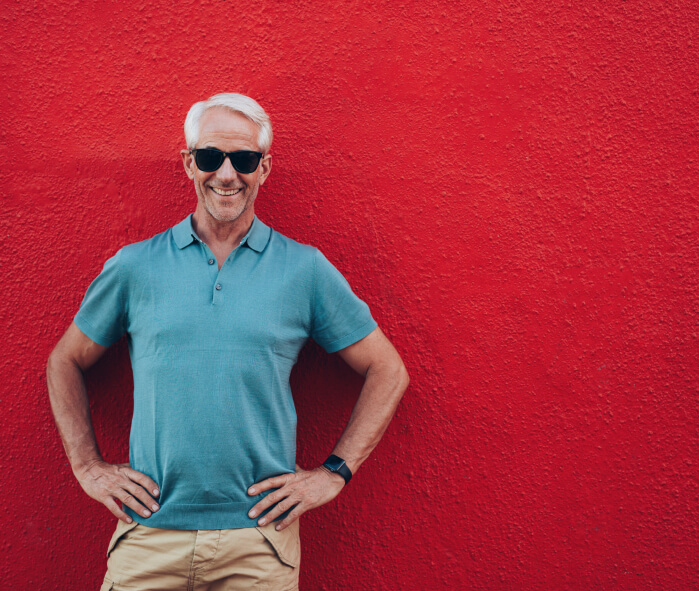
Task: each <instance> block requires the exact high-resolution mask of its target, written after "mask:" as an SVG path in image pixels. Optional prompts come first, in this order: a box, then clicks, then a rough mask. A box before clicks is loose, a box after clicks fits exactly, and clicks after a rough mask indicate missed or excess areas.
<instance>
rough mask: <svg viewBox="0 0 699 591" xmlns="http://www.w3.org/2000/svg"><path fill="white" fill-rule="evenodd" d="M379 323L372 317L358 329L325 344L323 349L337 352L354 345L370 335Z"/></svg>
mask: <svg viewBox="0 0 699 591" xmlns="http://www.w3.org/2000/svg"><path fill="white" fill-rule="evenodd" d="M377 326H378V324H377V323H376V320H374V319H373V318H371V319H370V320H369V321H368V322H366V323H364V324H363V325H362V326H360V327H359V328H358V329H357V330H355V331H353V332H351V333H350V334H348V335H346V336H344V337H342V338H339V339H335V340H334V341H332V342H330V343H328V345H327V346H324V347H323V349H325V350H326V351H327V352H328V353H336V352H337V351H339V350H340V349H344V348H345V347H349V346H350V345H354V343H356V342H357V341H361V340H362V339H363V338H364V337H365V336H367V335H369V334H370V333H371V332H372V331H374V329H376V327H377Z"/></svg>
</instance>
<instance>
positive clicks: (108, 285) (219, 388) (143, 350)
mask: <svg viewBox="0 0 699 591" xmlns="http://www.w3.org/2000/svg"><path fill="white" fill-rule="evenodd" d="M185 139H186V141H187V149H186V150H182V159H183V163H184V168H185V171H186V173H187V175H188V176H189V178H190V179H191V180H192V181H193V182H194V189H195V191H196V195H197V206H196V210H195V211H194V213H193V214H191V215H190V216H188V217H187V218H185V220H183V221H182V222H180V223H179V224H177V225H176V226H174V227H172V228H170V229H169V230H167V231H166V232H164V233H162V234H158V235H156V236H154V237H153V238H151V239H149V240H145V241H143V242H140V243H137V244H132V245H128V246H126V247H124V248H122V249H121V250H120V251H119V252H118V253H117V254H116V255H115V256H114V257H112V258H111V259H109V260H108V261H107V262H106V263H105V266H104V269H103V270H102V273H100V275H99V276H98V277H97V279H95V281H94V282H93V283H92V285H91V286H90V288H89V289H88V291H87V293H86V295H85V298H84V300H83V303H82V305H81V307H80V310H79V312H78V314H77V315H76V317H75V319H74V321H73V323H72V324H71V325H70V327H69V328H68V330H67V331H66V333H65V335H64V336H63V337H62V338H61V340H60V342H59V343H58V345H57V346H56V348H55V349H54V351H53V352H52V353H51V356H50V358H49V363H48V368H47V377H48V387H49V395H50V400H51V406H52V409H53V413H54V417H55V419H56V423H57V425H58V429H59V432H60V434H61V438H62V440H63V444H64V447H65V449H66V453H67V455H68V458H69V460H70V463H71V466H72V469H73V473H74V474H75V477H76V478H77V479H78V481H79V483H80V485H81V486H82V487H83V489H84V490H85V492H86V493H87V494H88V495H89V496H91V497H92V498H94V499H96V500H97V501H99V502H101V503H103V504H104V505H105V506H106V507H107V508H108V509H109V510H110V511H111V512H112V513H113V514H114V515H115V516H116V517H118V518H119V520H120V521H119V522H118V524H117V529H116V531H115V533H114V536H113V537H112V541H111V542H110V546H109V551H108V556H109V561H108V570H107V575H106V577H105V582H104V585H103V589H111V588H112V585H113V586H114V587H115V588H122V586H123V587H124V588H128V589H149V590H153V589H211V590H214V589H216V590H223V589H248V588H251V587H253V586H254V587H255V588H264V589H296V588H297V587H298V565H299V559H300V547H299V536H298V518H299V516H300V515H302V514H303V513H304V512H306V511H308V510H309V509H312V508H315V507H319V506H321V505H323V504H325V503H327V502H329V501H330V500H332V499H333V498H334V497H335V496H337V495H338V494H339V493H340V491H341V490H342V488H343V487H344V486H345V485H346V483H347V482H349V479H350V478H351V476H352V474H354V473H356V471H357V469H358V468H359V466H361V464H362V462H364V460H365V459H366V458H367V457H368V455H369V454H370V452H371V451H372V449H373V448H374V447H375V446H376V445H377V443H378V442H379V439H380V438H381V436H382V434H383V432H384V431H385V429H386V427H387V426H388V423H389V422H390V420H391V418H392V416H393V414H394V412H395V409H396V407H397V405H398V403H399V401H400V398H401V396H402V395H403V392H404V391H405V389H406V387H407V384H408V376H407V372H406V370H405V367H404V365H403V363H402V361H401V359H400V357H399V355H398V353H397V352H396V350H395V349H394V348H393V346H392V345H391V343H390V342H389V341H388V339H387V338H386V337H385V336H384V335H383V333H382V332H381V330H380V329H379V328H378V327H377V325H376V322H375V321H374V320H373V319H372V317H371V315H370V313H369V309H368V307H367V306H366V304H365V303H364V302H362V301H361V300H360V299H359V298H357V297H356V296H355V295H354V294H353V293H352V290H351V289H350V287H349V285H348V284H347V282H346V281H345V280H344V278H343V277H342V276H341V275H340V273H339V272H338V271H337V270H336V269H335V268H334V267H333V266H332V265H331V264H330V263H329V262H328V261H327V259H326V258H325V257H324V256H323V255H322V254H321V253H320V252H319V251H318V250H317V249H315V248H313V247H310V246H306V245H302V244H299V243H297V242H295V241H293V240H291V239H289V238H286V237H284V236H282V235H281V234H279V233H278V232H275V231H274V230H272V229H271V228H269V227H268V226H266V225H265V224H264V223H262V221H261V220H259V219H258V218H257V217H256V216H255V212H254V205H255V198H256V197H257V192H258V189H259V187H260V185H262V184H263V183H264V182H265V180H266V179H267V177H268V176H269V174H270V171H271V168H272V156H271V154H270V153H269V149H270V145H271V142H272V128H271V124H270V121H269V118H268V117H267V115H266V113H265V112H264V110H263V109H262V108H261V107H260V106H259V105H258V104H257V103H256V102H255V101H254V100H252V99H250V98H248V97H245V96H242V95H238V94H220V95H216V96H213V97H211V98H210V99H209V100H207V101H204V102H200V103H197V104H195V105H194V106H193V107H192V108H191V110H190V112H189V114H188V115H187V118H186V121H185ZM124 334H126V335H127V338H128V345H129V354H130V357H131V363H132V367H133V376H134V415H133V423H132V428H131V437H130V450H129V459H130V463H129V464H124V465H112V464H108V463H107V462H105V461H104V460H103V459H102V457H101V455H100V452H99V449H98V447H97V444H96V442H95V436H94V433H93V429H92V426H91V421H90V411H89V403H88V397H87V393H86V388H85V382H84V379H83V372H84V371H85V370H87V369H88V368H89V367H90V366H91V365H93V364H94V363H95V362H96V361H97V360H98V359H99V357H100V356H101V355H102V354H103V353H104V352H105V351H106V349H107V348H108V347H109V346H111V345H112V344H114V343H115V342H116V341H118V340H119V339H120V338H121V337H122V335H124ZM308 338H313V339H314V340H315V341H316V342H318V343H319V344H320V345H321V346H322V347H323V348H324V349H326V351H328V352H337V353H338V354H339V355H340V356H341V357H342V359H343V360H344V361H346V362H347V363H348V364H349V365H350V366H351V367H352V368H353V369H354V370H355V371H357V372H358V373H360V374H361V375H363V376H364V378H365V381H364V384H363V387H362V390H361V393H360V396H359V399H358V401H357V403H356V405H355V408H354V410H353V412H352V416H351V418H350V420H349V423H348V425H347V427H346V429H345V431H344V432H343V434H342V436H341V438H340V439H339V441H338V442H337V444H336V445H335V447H334V449H333V451H332V454H331V455H330V457H329V458H328V460H327V461H326V462H325V463H324V464H323V465H322V466H318V467H316V468H314V469H312V470H308V471H307V470H302V469H300V468H299V469H297V470H296V471H295V469H294V466H295V452H296V448H295V443H296V442H295V440H296V432H295V431H296V415H295V411H294V405H293V400H292V397H291V391H290V387H289V374H290V372H291V368H292V367H293V365H294V363H295V362H296V359H297V356H298V353H299V351H300V349H301V348H302V346H303V344H304V343H305V342H306V340H307V339H308ZM117 501H120V502H121V503H122V504H123V509H122V508H120V507H119V505H118V504H117Z"/></svg>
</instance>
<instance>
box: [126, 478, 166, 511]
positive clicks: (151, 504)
mask: <svg viewBox="0 0 699 591" xmlns="http://www.w3.org/2000/svg"><path fill="white" fill-rule="evenodd" d="M124 489H125V490H127V491H128V492H130V493H131V494H132V495H133V496H134V497H136V499H138V500H139V501H140V502H141V503H142V504H143V505H144V506H145V507H146V508H147V509H150V510H151V511H153V512H154V513H155V512H156V511H157V510H158V509H160V506H159V505H158V503H156V502H155V501H154V500H153V499H152V498H151V496H150V495H149V494H148V493H147V492H146V491H145V490H143V488H142V487H140V486H138V484H136V483H132V484H127V485H125V486H124Z"/></svg>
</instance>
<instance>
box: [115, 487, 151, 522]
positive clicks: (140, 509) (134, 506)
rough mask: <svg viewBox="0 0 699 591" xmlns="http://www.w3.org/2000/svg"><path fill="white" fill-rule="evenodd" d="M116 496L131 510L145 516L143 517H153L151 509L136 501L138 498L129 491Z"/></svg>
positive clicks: (123, 491)
mask: <svg viewBox="0 0 699 591" xmlns="http://www.w3.org/2000/svg"><path fill="white" fill-rule="evenodd" d="M115 496H116V498H117V499H119V500H120V501H121V503H122V504H123V505H126V506H127V507H128V508H129V509H131V510H132V511H135V512H136V513H138V514H139V515H143V517H150V516H151V512H150V509H146V508H145V507H144V506H143V505H141V503H139V502H138V501H137V500H136V497H135V496H133V495H132V494H131V493H130V492H129V491H128V490H122V491H120V493H119V494H117V495H115Z"/></svg>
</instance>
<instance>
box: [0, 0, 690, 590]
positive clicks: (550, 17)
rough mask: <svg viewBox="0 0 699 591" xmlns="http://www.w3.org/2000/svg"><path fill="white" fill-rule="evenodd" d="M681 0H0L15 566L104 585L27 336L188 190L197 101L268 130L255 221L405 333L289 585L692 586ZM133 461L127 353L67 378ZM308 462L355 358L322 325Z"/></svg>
mask: <svg viewBox="0 0 699 591" xmlns="http://www.w3.org/2000/svg"><path fill="white" fill-rule="evenodd" d="M697 25H699V14H698V11H697V4H696V3H695V2H691V1H684V2H653V1H650V0H636V1H633V2H623V1H618V0H609V1H604V2H603V1H597V2H573V3H566V2H549V1H543V2H542V1H540V0H520V1H519V2H510V3H495V2H480V1H478V2H476V1H475V0H471V1H464V2H455V1H446V0H445V1H442V2H434V1H429V0H425V1H421V2H414V3H411V2H396V1H393V2H386V1H383V2H382V1H379V2H370V3H369V2H361V3H360V2H339V1H335V2H319V1H315V0H307V1H305V2H300V1H289V2H281V1H273V0H262V1H260V2H248V3H244V2H232V1H224V0H215V1H214V0H210V1H207V2H194V1H192V0H189V1H185V2H172V1H170V2H159V1H158V2H146V3H144V2H133V1H132V0H122V1H119V2H117V1H114V0H105V1H101V2H75V1H72V2H57V1H55V0H47V1H46V2H41V3H38V2H27V1H24V0H20V1H18V2H12V3H10V2H7V3H5V5H4V6H3V10H2V17H0V43H1V44H2V51H0V63H1V64H2V71H3V78H2V82H1V84H2V88H1V92H0V112H1V113H2V114H1V117H2V126H1V128H0V134H1V140H0V144H1V146H0V150H1V151H0V155H1V157H2V163H3V166H2V167H1V168H0V187H1V191H2V200H3V208H2V216H1V218H0V236H2V241H3V246H2V249H1V254H0V256H1V257H2V266H0V276H1V285H2V298H1V301H0V318H2V327H3V335H4V338H3V340H4V344H5V347H4V349H3V352H2V359H1V361H0V364H1V365H0V370H1V371H2V376H3V379H2V382H3V384H2V386H1V390H0V409H1V410H0V420H1V423H2V435H1V438H2V439H1V441H0V444H1V445H2V449H3V451H4V453H2V454H1V455H0V473H1V474H2V489H1V492H0V501H1V502H0V519H1V520H2V531H3V536H2V539H1V541H0V563H1V564H0V573H1V574H0V578H2V584H0V587H1V588H3V589H46V590H75V589H81V590H82V589H96V588H97V586H98V582H99V581H100V580H101V578H102V576H103V573H104V569H105V559H104V552H105V546H106V543H107V541H108V538H109V536H110V533H111V530H112V529H113V527H114V523H113V519H112V517H111V515H110V514H109V513H108V512H107V510H106V509H104V508H103V507H101V506H99V505H97V504H96V503H95V502H94V501H92V500H90V499H88V498H87V497H86V496H85V495H84V494H83V493H82V492H81V490H80V489H79V487H78V485H77V484H76V482H75V481H74V479H73V477H72V474H71V472H70V470H69V468H68V466H67V463H66V460H65V456H64V454H63V450H62V447H61V444H60V442H59V439H58V435H57V433H56V430H55V427H54V425H53V421H52V418H51V413H50V410H49V405H48V400H47V395H46V381H45V378H44V367H45V362H46V358H47V356H48V354H49V352H50V350H51V349H52V347H53V345H54V344H55V343H56V341H57V340H58V338H59V337H60V335H61V334H62V332H63V331H64V330H65V328H66V327H67V325H68V323H69V322H70V321H71V319H72V317H73V315H74V314H75V312H76V310H77V309H78V306H79V304H80V301H81V299H82V296H83V294H84V292H85V289H86V288H87V286H88V285H89V283H90V281H91V279H92V278H93V277H94V276H95V275H96V274H97V273H98V272H99V270H100V269H101V266H102V264H103V262H104V260H105V259H106V258H107V257H109V256H110V255H112V254H113V253H114V252H115V251H116V250H117V249H118V248H119V247H121V246H122V245H124V244H126V243H129V242H134V241H137V240H141V239H144V238H147V237H149V236H151V235H153V234H154V233H156V232H160V231H162V230H164V229H166V228H167V227H169V226H171V225H173V224H174V223H176V222H178V221H179V220H180V219H182V218H183V217H184V216H185V215H186V214H188V213H189V212H190V211H192V210H193V209H194V206H195V195H194V191H193V188H192V186H191V183H190V181H188V179H187V178H186V176H185V174H184V172H183V170H182V166H181V164H180V157H179V154H178V151H179V149H180V148H182V147H184V140H183V137H182V135H183V134H182V123H183V120H184V117H185V114H186V113H187V110H188V108H189V106H190V105H191V104H192V103H193V102H195V101H197V100H201V99H203V98H206V97H207V96H209V95H211V94H213V93H216V92H221V91H238V92H243V93H246V94H250V95H251V96H253V97H255V98H257V99H258V100H259V101H260V103H261V104H262V105H263V106H264V107H265V108H267V109H268V111H269V113H270V115H271V116H272V119H273V122H274V125H275V142H274V145H273V154H274V169H273V171H272V175H271V177H270V179H269V181H268V183H267V184H265V186H264V187H263V190H262V191H261V194H260V196H259V198H258V214H259V215H260V217H261V218H262V219H263V220H264V221H265V222H267V223H270V224H271V225H272V226H274V227H275V228H276V229H277V230H279V231H281V232H283V233H285V234H287V235H289V236H291V237H293V238H295V239H298V240H301V241H303V242H308V243H311V244H314V245H316V246H318V247H319V248H321V249H322V250H323V251H324V252H325V253H326V255H327V256H328V258H329V259H330V260H331V261H333V262H334V263H335V264H336V265H337V266H338V267H339V268H340V269H341V270H342V271H343V272H344V273H345V274H346V276H347V278H348V279H349V281H350V282H351V283H352V285H353V286H354V287H355V289H356V291H357V292H358V293H359V294H360V295H361V296H362V297H363V298H364V299H366V300H367V302H368V303H369V304H370V306H371V308H372V311H373V313H374V315H375V317H376V318H377V320H378V321H379V323H380V325H381V326H382V327H383V329H384V331H385V332H386V333H387V334H388V335H389V336H390V337H391V338H392V340H393V342H394V343H395V344H396V347H397V348H398V349H399V351H400V352H401V353H402V354H403V356H404V358H405V361H406V364H407V366H408V368H409V371H410V373H411V377H412V382H411V386H410V389H409V390H408V393H407V394H406V397H405V398H404V401H403V402H402V404H401V407H400V408H399V411H398V413H397V416H396V418H395V420H394V422H393V423H392V424H391V426H390V428H389V430H388V432H387V434H386V436H385V438H384V440H383V441H382V443H381V445H380V446H379V448H378V449H377V450H376V452H375V454H374V455H373V456H372V457H371V458H370V460H369V461H367V462H366V464H365V465H364V466H363V467H362V469H361V471H360V472H359V473H358V475H357V477H356V479H355V480H353V482H352V483H351V485H350V486H349V487H348V488H347V489H346V490H345V491H344V492H343V493H342V495H341V496H340V497H339V498H338V499H337V500H336V501H335V502H333V503H332V504H330V505H328V506H326V507H323V508H321V509H316V510H315V511H314V512H313V513H311V514H308V515H307V516H306V517H305V518H304V520H303V524H302V530H303V531H302V537H303V542H304V564H303V569H302V577H301V578H302V588H304V589H327V590H331V589H353V590H354V589H357V590H362V589H367V590H376V589H416V590H422V589H474V590H486V589H487V590H493V589H495V590H500V589H503V590H505V589H515V590H519V589H541V590H551V589H580V590H587V589H600V590H601V589H628V590H632V589H633V590H636V589H644V590H645V589H648V590H650V589H654V590H657V589H671V590H677V589H692V588H694V589H696V588H699V575H698V574H697V573H698V572H699V559H698V558H697V556H698V554H699V552H697V550H698V549H699V536H698V532H697V528H698V526H697V523H698V518H699V514H698V513H699V509H698V507H699V505H698V503H697V501H698V498H697V497H698V494H697V493H698V486H697V463H698V461H699V460H698V459H697V455H696V451H697V443H699V441H698V435H697V424H698V419H699V416H698V414H699V411H698V409H699V406H698V405H697V392H698V390H699V388H698V384H699V380H698V377H699V376H698V373H699V371H698V367H697V360H696V356H697V334H698V332H699V331H698V328H697V320H698V316H699V309H698V306H697V289H698V287H699V286H698V285H697V283H698V276H697V263H698V262H699V261H698V260H697V259H698V258H699V256H698V254H699V253H698V249H697V219H698V216H697V213H698V212H697V189H696V186H697V180H698V179H699V174H698V172H699V171H698V166H697V153H698V152H697V147H698V146H697V125H696V124H697V115H698V109H697V88H699V72H698V68H697V52H696V46H695V43H696V42H697V39H696V38H697V35H696V33H697ZM88 381H89V386H90V389H91V393H92V396H93V402H94V404H93V410H94V416H95V426H96V430H97V433H98V438H99V441H100V443H101V445H102V447H103V450H104V453H105V455H106V457H107V459H109V460H112V461H124V460H125V459H126V458H127V436H128V429H129V421H130V413H131V399H130V397H131V375H130V369H129V362H128V353H127V350H126V348H125V346H124V343H123V342H122V343H121V344H119V345H118V346H116V347H115V348H114V349H113V350H112V351H110V353H109V354H108V355H107V356H106V358H105V359H104V360H103V361H101V362H100V363H99V364H98V366H97V367H95V368H94V369H93V370H92V371H91V372H90V374H89V380H88ZM293 386H294V388H295V395H296V401H297V407H298V413H299V460H300V463H301V465H303V466H306V467H310V466H313V465H315V464H317V463H318V462H319V461H321V460H322V459H324V457H325V456H326V455H327V453H328V452H329V451H330V450H331V448H332V445H333V443H334V441H335V439H336V438H337V437H338V436H339V434H340V432H341V430H342V427H343V425H344V422H345V421H346V419H347V417H348V415H349V412H350V410H351V408H352V404H353V401H354V399H355V396H356V393H357V391H358V388H359V386H360V380H359V379H358V378H357V377H356V376H354V375H352V372H351V371H350V370H348V369H347V368H346V367H344V366H343V364H342V362H341V361H340V360H338V358H336V357H328V356H326V355H325V354H324V353H322V352H321V351H320V350H319V349H318V348H317V347H315V346H310V347H309V348H308V349H307V350H306V351H305V352H304V354H303V355H302V358H301V362H300V364H299V366H298V367H297V370H296V371H295V373H294V376H293Z"/></svg>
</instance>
